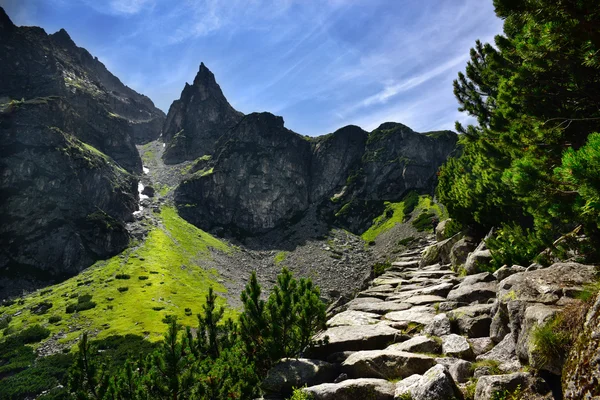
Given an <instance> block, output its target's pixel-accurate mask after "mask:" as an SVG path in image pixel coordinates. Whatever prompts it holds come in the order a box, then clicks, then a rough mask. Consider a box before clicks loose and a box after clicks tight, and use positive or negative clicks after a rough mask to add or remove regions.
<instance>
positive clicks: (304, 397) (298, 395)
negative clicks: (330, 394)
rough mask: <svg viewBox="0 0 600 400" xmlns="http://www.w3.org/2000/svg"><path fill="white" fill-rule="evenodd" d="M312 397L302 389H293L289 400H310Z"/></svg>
mask: <svg viewBox="0 0 600 400" xmlns="http://www.w3.org/2000/svg"><path fill="white" fill-rule="evenodd" d="M312 399H314V397H313V396H312V395H311V394H310V393H306V392H303V391H302V388H294V391H293V392H292V397H290V399H289V400H312Z"/></svg>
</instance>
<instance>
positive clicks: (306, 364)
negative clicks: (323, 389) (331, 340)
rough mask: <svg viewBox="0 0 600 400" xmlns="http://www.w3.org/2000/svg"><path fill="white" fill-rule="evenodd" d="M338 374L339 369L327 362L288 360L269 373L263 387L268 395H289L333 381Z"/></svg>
mask: <svg viewBox="0 0 600 400" xmlns="http://www.w3.org/2000/svg"><path fill="white" fill-rule="evenodd" d="M338 374H339V371H338V367H337V366H335V365H333V364H330V363H328V362H325V361H320V360H309V359H306V358H298V359H291V358H288V359H283V360H281V361H280V362H279V363H278V364H277V365H275V366H274V367H273V368H271V369H270V370H269V371H268V372H267V376H266V377H265V379H264V380H263V381H262V384H261V387H262V389H263V390H264V391H265V392H267V393H278V394H282V395H289V394H291V393H292V391H293V389H294V388H298V387H302V386H304V385H308V386H313V385H317V384H320V383H324V382H328V381H332V380H333V379H335V377H336V376H337V375H338Z"/></svg>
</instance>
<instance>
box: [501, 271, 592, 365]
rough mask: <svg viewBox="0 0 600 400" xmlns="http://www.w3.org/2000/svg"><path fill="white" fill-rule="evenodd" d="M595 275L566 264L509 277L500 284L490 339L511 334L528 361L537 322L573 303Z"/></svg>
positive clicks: (519, 351)
mask: <svg viewBox="0 0 600 400" xmlns="http://www.w3.org/2000/svg"><path fill="white" fill-rule="evenodd" d="M595 274H596V271H595V267H594V266H592V265H584V264H579V263H575V262H565V263H556V264H553V265H551V266H550V267H548V268H544V269H539V270H533V271H525V272H519V273H516V274H513V275H511V276H509V277H508V278H505V279H504V280H502V281H501V282H500V283H499V285H498V296H497V302H496V304H495V306H494V308H493V311H492V312H493V318H492V324H491V327H490V337H491V338H492V339H493V340H494V341H496V342H498V341H499V340H501V339H502V338H504V336H505V335H507V334H508V333H509V332H511V334H512V335H513V338H514V341H515V343H516V344H517V345H518V347H517V352H518V355H519V357H520V358H521V359H523V360H526V359H528V357H529V356H528V348H527V347H528V337H529V330H530V329H531V328H532V327H533V326H534V325H535V324H534V322H535V321H536V320H543V321H545V320H546V319H547V318H549V317H550V314H553V313H554V312H556V310H558V309H560V308H561V307H562V306H563V305H564V304H568V303H569V302H571V299H572V298H573V297H574V296H575V295H576V294H577V293H579V292H581V291H582V290H583V289H584V287H585V285H587V284H588V283H589V282H591V281H592V280H593V279H594V278H595V276H596V275H595ZM541 305H545V306H548V307H540V306H541ZM532 306H536V308H535V309H534V310H532V311H531V312H530V313H529V317H527V315H526V312H527V309H528V308H530V307H532ZM528 318H529V323H527V319H528Z"/></svg>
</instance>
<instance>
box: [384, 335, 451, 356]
mask: <svg viewBox="0 0 600 400" xmlns="http://www.w3.org/2000/svg"><path fill="white" fill-rule="evenodd" d="M386 350H396V351H407V352H411V353H433V354H439V353H440V351H441V350H442V345H441V344H440V343H438V342H436V341H435V340H434V339H431V338H429V337H427V336H414V337H412V338H410V339H408V340H407V341H405V342H401V343H395V344H392V345H390V346H388V347H387V348H386Z"/></svg>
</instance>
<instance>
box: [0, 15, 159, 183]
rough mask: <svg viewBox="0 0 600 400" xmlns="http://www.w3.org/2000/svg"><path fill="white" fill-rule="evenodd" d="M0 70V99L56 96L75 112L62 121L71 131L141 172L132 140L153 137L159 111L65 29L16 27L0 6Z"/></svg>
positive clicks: (121, 162)
mask: <svg viewBox="0 0 600 400" xmlns="http://www.w3.org/2000/svg"><path fill="white" fill-rule="evenodd" d="M0 74H1V76H2V77H3V79H2V81H1V82H0V103H8V102H9V101H10V100H21V99H24V100H28V99H33V98H37V97H46V96H60V97H62V98H64V99H65V100H67V101H68V103H69V104H70V105H71V107H72V109H73V111H74V112H73V114H72V115H70V119H71V120H70V121H67V120H66V118H65V121H64V122H63V124H68V123H71V124H75V123H77V124H79V125H80V126H81V129H75V130H72V131H71V132H73V134H74V135H76V136H77V137H78V138H79V139H81V140H83V141H84V142H86V143H88V144H91V145H93V146H94V147H96V148H97V149H99V150H100V151H102V152H104V153H105V154H107V155H109V156H110V157H112V158H113V159H114V160H115V161H116V162H118V163H119V165H121V166H123V167H124V168H125V169H127V170H128V171H130V172H136V173H141V171H142V166H141V160H140V158H139V155H138V154H137V151H136V149H135V143H145V142H147V141H150V140H154V139H156V138H158V136H159V135H160V129H161V125H162V123H163V121H164V118H165V115H164V113H163V112H162V111H160V110H159V109H157V108H156V107H154V104H153V103H152V101H151V100H150V99H149V98H148V97H146V96H143V95H140V94H138V93H136V92H135V91H134V90H132V89H130V88H129V87H127V86H125V85H124V84H123V83H121V81H120V80H119V79H118V78H117V77H115V76H114V75H112V74H111V73H110V72H109V71H108V70H107V69H106V67H105V66H104V65H103V64H102V63H101V62H100V61H98V59H97V58H95V57H93V56H92V55H91V54H90V53H89V52H88V51H87V50H85V49H83V48H80V47H77V46H76V45H75V43H74V42H73V41H72V40H71V38H70V37H69V35H68V33H67V32H66V31H65V30H63V29H61V30H60V31H58V32H56V33H54V34H52V35H48V34H46V32H44V30H43V29H41V28H38V27H17V26H15V25H14V24H13V23H12V22H11V21H10V19H9V18H8V16H7V15H6V14H5V12H4V10H2V9H0ZM73 119H77V120H78V121H73Z"/></svg>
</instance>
